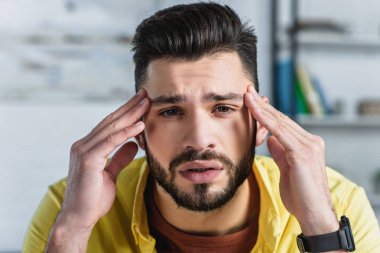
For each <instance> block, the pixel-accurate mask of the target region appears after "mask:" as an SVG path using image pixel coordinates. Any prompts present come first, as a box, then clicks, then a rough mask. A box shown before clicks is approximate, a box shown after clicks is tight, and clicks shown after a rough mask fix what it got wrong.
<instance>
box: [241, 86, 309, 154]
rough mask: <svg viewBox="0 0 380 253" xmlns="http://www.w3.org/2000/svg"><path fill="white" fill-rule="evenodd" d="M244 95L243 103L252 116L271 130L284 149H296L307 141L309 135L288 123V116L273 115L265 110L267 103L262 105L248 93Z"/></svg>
mask: <svg viewBox="0 0 380 253" xmlns="http://www.w3.org/2000/svg"><path fill="white" fill-rule="evenodd" d="M244 97H245V104H246V106H247V107H248V109H249V110H250V111H251V113H252V115H253V117H254V118H255V119H256V120H257V121H258V122H259V123H260V124H261V125H263V126H264V127H265V128H266V129H267V130H268V131H269V132H271V133H272V135H274V136H275V137H276V138H277V139H278V140H279V141H280V142H281V144H282V145H283V146H284V148H285V149H287V150H290V151H291V150H296V149H298V148H301V146H304V145H305V144H306V143H307V142H308V141H309V137H305V134H304V133H303V131H299V130H297V129H295V128H293V127H292V126H291V125H290V124H289V121H291V120H290V119H289V118H286V117H280V116H274V115H273V114H272V113H271V112H270V111H268V110H266V109H265V108H264V106H266V105H269V104H265V105H264V103H263V102H260V101H255V100H254V98H253V95H252V94H250V93H246V94H245V96H244ZM269 106H270V105H269ZM278 113H279V112H278ZM305 132H306V131H305Z"/></svg>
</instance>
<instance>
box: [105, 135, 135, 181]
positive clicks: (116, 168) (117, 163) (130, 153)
mask: <svg viewBox="0 0 380 253" xmlns="http://www.w3.org/2000/svg"><path fill="white" fill-rule="evenodd" d="M137 150H138V147H137V144H136V143H134V142H127V143H126V144H124V145H123V146H121V148H119V150H118V151H117V152H116V153H115V154H114V155H113V156H112V158H111V161H110V162H109V164H108V165H107V166H106V168H105V170H106V171H108V172H109V173H110V174H111V176H112V179H113V180H114V181H115V182H116V178H117V176H118V175H119V173H120V172H121V171H122V170H123V168H124V167H125V166H127V165H128V164H129V163H130V162H131V161H132V160H133V158H134V157H135V155H136V153H137Z"/></svg>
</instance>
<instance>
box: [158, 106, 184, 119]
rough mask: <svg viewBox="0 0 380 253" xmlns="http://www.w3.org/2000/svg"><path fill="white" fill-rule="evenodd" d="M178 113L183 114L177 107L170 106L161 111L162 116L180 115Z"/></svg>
mask: <svg viewBox="0 0 380 253" xmlns="http://www.w3.org/2000/svg"><path fill="white" fill-rule="evenodd" d="M178 115H182V114H181V112H180V111H179V110H178V109H176V108H169V109H167V110H164V111H162V112H160V116H163V117H173V116H178Z"/></svg>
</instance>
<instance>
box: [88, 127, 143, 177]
mask: <svg viewBox="0 0 380 253" xmlns="http://www.w3.org/2000/svg"><path fill="white" fill-rule="evenodd" d="M144 128H145V125H144V123H143V122H142V121H139V122H136V123H135V124H133V125H131V126H128V127H126V128H124V129H122V130H120V131H118V132H116V133H112V134H110V135H108V136H107V137H106V138H105V139H103V140H102V141H100V142H98V143H97V144H96V145H95V146H94V147H93V148H92V149H90V150H88V151H87V155H88V157H93V158H94V159H93V160H94V161H93V162H94V163H104V165H105V161H107V158H108V157H109V155H110V154H111V153H112V152H113V151H114V150H115V149H116V148H117V147H118V146H120V145H121V144H123V143H124V142H126V141H127V140H128V139H129V138H132V137H135V136H137V135H138V134H140V133H141V132H142V131H143V130H144ZM102 170H103V169H102Z"/></svg>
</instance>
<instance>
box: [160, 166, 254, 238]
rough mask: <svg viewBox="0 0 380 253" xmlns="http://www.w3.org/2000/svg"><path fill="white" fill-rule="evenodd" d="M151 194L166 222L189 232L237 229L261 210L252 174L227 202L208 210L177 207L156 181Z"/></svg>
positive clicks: (224, 231)
mask: <svg viewBox="0 0 380 253" xmlns="http://www.w3.org/2000/svg"><path fill="white" fill-rule="evenodd" d="M153 196H154V201H155V202H156V205H157V207H158V209H159V210H160V212H161V214H162V216H163V217H164V219H165V220H166V221H167V222H168V223H170V224H171V225H172V226H174V227H176V228H177V229H179V230H182V231H184V232H188V233H192V234H199V235H225V234H230V233H233V232H237V231H239V230H241V229H243V228H245V227H247V226H248V225H249V224H251V223H252V222H255V221H257V219H258V216H259V212H260V194H259V188H258V186H257V182H256V179H255V177H254V175H253V173H252V174H251V175H250V176H249V177H248V178H247V179H246V180H245V181H244V182H243V184H242V185H241V186H240V187H239V188H238V189H237V191H236V193H235V195H234V197H233V198H232V199H231V200H230V201H229V202H228V203H226V204H225V205H224V206H223V207H221V208H219V209H216V210H213V211H210V212H196V211H191V210H188V209H185V208H182V207H178V205H177V204H176V203H175V202H174V200H173V199H172V198H171V196H170V195H169V194H168V193H167V192H166V191H165V190H164V189H163V188H162V187H161V186H159V185H158V184H157V183H156V184H155V187H154V190H153Z"/></svg>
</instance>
